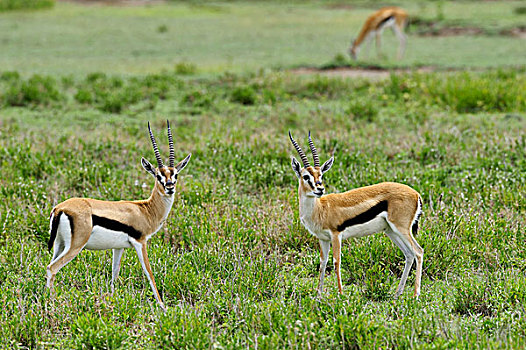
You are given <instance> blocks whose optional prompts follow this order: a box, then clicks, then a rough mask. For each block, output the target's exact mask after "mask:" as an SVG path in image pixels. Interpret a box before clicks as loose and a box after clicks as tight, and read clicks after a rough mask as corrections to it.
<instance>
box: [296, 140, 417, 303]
mask: <svg viewBox="0 0 526 350" xmlns="http://www.w3.org/2000/svg"><path fill="white" fill-rule="evenodd" d="M289 137H290V141H291V142H292V144H293V145H294V147H295V148H296V151H298V153H299V155H300V158H301V161H302V162H303V167H302V166H301V165H300V163H299V162H298V161H297V160H296V158H294V157H292V169H293V170H294V173H295V174H296V176H297V177H298V180H299V186H298V187H299V188H298V196H299V213H300V220H301V222H302V224H303V225H304V226H305V228H306V229H307V230H308V231H309V232H310V233H311V234H313V235H314V236H316V237H317V238H318V239H319V242H320V248H321V252H320V262H321V263H320V280H319V285H318V293H319V294H321V293H322V292H323V279H324V277H325V268H326V267H327V261H328V259H329V249H330V246H331V243H332V246H333V261H334V268H335V271H336V276H337V279H338V289H339V291H340V293H342V282H341V274H340V261H341V245H342V240H344V239H347V238H358V237H363V236H367V235H371V234H374V233H377V232H382V231H383V232H385V234H386V235H387V236H388V237H389V238H390V239H391V240H392V241H393V243H394V244H395V245H396V246H397V247H398V248H400V249H401V250H402V252H403V253H404V255H405V267H404V272H403V273H402V278H401V280H400V284H399V285H398V288H397V290H396V297H398V296H399V295H400V294H402V292H403V291H404V286H405V283H406V280H407V276H408V274H409V270H410V269H411V266H412V265H413V261H414V260H415V258H416V278H415V293H414V294H415V296H417V297H418V295H420V281H421V277H422V260H423V256H424V250H423V249H422V248H421V247H420V246H419V245H418V243H417V242H416V240H415V238H414V237H413V234H416V232H417V230H418V219H419V217H420V214H421V212H422V198H421V197H420V195H419V194H418V192H416V191H415V190H413V189H412V188H410V187H408V186H406V185H402V184H399V183H394V182H383V183H379V184H376V185H371V186H366V187H361V188H356V189H353V190H350V191H347V192H343V193H332V194H327V195H323V194H324V192H325V188H324V186H323V181H322V177H323V174H325V173H326V172H327V171H329V169H330V168H331V167H332V165H333V162H334V157H331V158H330V159H329V160H328V161H326V162H325V163H324V164H323V165H322V166H320V159H319V157H318V151H317V150H316V147H315V146H314V143H313V142H312V139H311V137H310V132H309V146H310V149H311V152H312V157H313V159H314V166H311V165H310V164H309V161H308V160H307V156H306V155H305V153H304V152H303V150H302V149H301V147H300V146H299V145H298V144H297V142H296V141H294V139H293V138H292V135H291V134H290V132H289ZM411 231H413V234H412V233H411Z"/></svg>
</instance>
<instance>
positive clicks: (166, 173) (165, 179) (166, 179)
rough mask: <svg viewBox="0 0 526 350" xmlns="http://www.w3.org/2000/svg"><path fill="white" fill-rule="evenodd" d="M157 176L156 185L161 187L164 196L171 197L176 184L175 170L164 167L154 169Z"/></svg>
mask: <svg viewBox="0 0 526 350" xmlns="http://www.w3.org/2000/svg"><path fill="white" fill-rule="evenodd" d="M156 170H157V174H156V175H155V178H156V180H157V183H159V185H161V188H162V190H163V191H164V194H166V195H168V196H171V195H173V194H174V192H175V184H176V183H177V175H178V173H177V171H176V170H175V168H168V167H164V168H161V169H156Z"/></svg>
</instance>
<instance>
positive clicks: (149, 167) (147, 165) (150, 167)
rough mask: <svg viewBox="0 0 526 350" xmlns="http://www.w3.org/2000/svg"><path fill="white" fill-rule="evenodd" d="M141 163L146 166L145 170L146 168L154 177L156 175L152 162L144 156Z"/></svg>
mask: <svg viewBox="0 0 526 350" xmlns="http://www.w3.org/2000/svg"><path fill="white" fill-rule="evenodd" d="M141 164H142V167H143V168H144V170H146V171H147V172H149V173H150V174H152V176H153V177H155V168H154V167H153V165H151V164H150V162H149V161H147V160H146V159H144V157H143V158H141Z"/></svg>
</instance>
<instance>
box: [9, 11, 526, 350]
mask: <svg viewBox="0 0 526 350" xmlns="http://www.w3.org/2000/svg"><path fill="white" fill-rule="evenodd" d="M474 4H475V2H473V3H472V2H458V3H450V2H444V7H443V8H442V11H443V16H444V17H445V20H444V21H445V22H444V21H443V22H442V23H446V24H447V23H448V22H447V21H451V23H460V24H461V25H466V26H473V25H477V26H483V25H484V26H486V25H487V28H488V31H491V30H497V31H498V30H501V29H504V28H510V27H514V26H516V25H518V22H516V20H517V18H519V17H516V15H515V14H514V12H513V11H512V9H513V8H515V7H516V6H518V4H519V3H518V2H483V3H477V5H476V6H479V7H480V10H479V12H478V14H479V15H478V17H477V16H474V15H473V14H472V15H470V16H472V17H471V18H463V17H462V16H463V14H466V13H467V12H469V11H468V9H469V8H470V6H474ZM358 5H360V6H356V8H355V10H356V12H357V13H358V14H361V15H365V14H366V13H368V12H369V11H370V8H368V7H367V6H369V5H368V4H367V3H363V4H362V3H359V4H358ZM366 5H367V6H366ZM405 5H406V7H409V8H412V9H413V10H414V11H417V10H418V11H422V17H423V18H428V19H433V18H435V17H436V13H435V12H436V11H437V8H436V6H435V3H434V2H432V3H429V4H428V5H427V7H426V6H419V5H417V3H414V2H408V3H405ZM479 7H477V8H479ZM505 9H508V10H509V11H510V12H509V13H508V12H507V11H506V10H505ZM258 11H259V12H258ZM353 11H354V9H353ZM492 11H494V13H498V14H499V17H498V18H499V19H500V20H499V21H495V22H493V21H488V22H484V21H482V18H484V17H486V16H488V18H489V17H490V16H489V15H488V14H490V13H491V12H492ZM499 11H500V12H499ZM262 14H264V15H262ZM242 15H244V16H242ZM306 15H308V16H310V18H309V19H307V18H306ZM348 16H349V9H348V8H347V7H344V8H341V6H340V5H338V6H335V5H332V4H331V6H328V5H327V6H326V5H322V4H319V3H309V4H307V5H286V6H285V5H279V4H253V3H244V2H241V3H236V2H234V3H228V4H212V5H199V6H196V5H180V4H179V5H170V6H168V5H156V6H150V7H124V8H123V7H118V8H117V7H100V6H85V7H84V6H80V5H77V4H71V3H57V5H56V6H55V8H54V9H52V10H46V11H43V12H12V13H3V14H0V52H1V54H0V64H2V71H1V72H0V301H1V303H0V305H2V308H1V309H0V344H1V347H2V348H38V349H40V348H43V349H70V348H78V349H103V348H106V349H121V348H122V349H143V348H167V349H168V348H198V349H205V348H226V349H233V348H261V349H276V348H298V349H304V348H322V349H324V348H344V349H359V348H360V349H361V348H363V349H369V348H383V349H387V348H466V349H468V348H469V349H471V348H481V349H488V348H495V349H497V348H498V349H502V348H510V349H512V348H514V349H515V348H524V347H525V346H526V340H525V339H526V311H525V309H524V305H526V249H525V248H524V244H525V242H526V231H525V228H526V219H525V217H526V216H525V214H526V196H525V193H526V179H525V174H526V139H525V137H524V132H525V130H526V71H525V69H524V67H523V66H524V62H523V59H524V58H523V57H522V61H521V55H523V50H522V49H521V46H520V44H522V45H523V43H524V40H523V39H518V38H511V37H501V36H490V35H485V36H472V37H467V38H469V40H468V41H466V40H465V38H462V37H438V38H435V37H433V38H429V37H425V38H424V37H418V36H416V34H415V36H414V37H411V40H412V41H413V42H421V43H422V44H423V45H424V46H423V47H425V48H426V49H425V50H424V49H422V50H412V53H410V56H409V57H408V59H407V61H403V62H402V63H396V62H389V61H385V62H384V61H382V62H380V63H381V64H383V65H386V66H390V65H398V64H403V65H407V66H409V67H414V66H415V65H416V63H417V62H424V61H423V57H425V56H426V55H430V56H429V62H427V61H426V62H425V64H433V65H437V66H439V67H442V68H444V67H446V66H448V67H449V66H454V67H463V66H466V67H476V68H478V69H477V71H471V72H456V71H453V72H448V73H447V74H444V73H440V72H438V73H426V74H417V73H407V74H397V75H395V74H393V75H391V76H390V77H389V78H387V79H383V80H378V81H370V80H366V79H346V78H327V77H324V76H319V75H308V76H298V75H295V74H293V73H291V72H287V71H285V70H284V71H275V70H272V69H261V70H260V69H258V68H273V67H277V66H279V67H293V66H298V65H302V64H308V65H313V66H321V65H323V64H324V63H326V62H329V61H331V60H332V59H333V57H334V55H335V54H337V53H339V52H343V51H344V50H345V45H346V43H347V42H348V37H349V36H350V35H349V32H350V31H351V30H350V29H349V28H356V27H357V26H359V22H360V21H361V19H360V20H359V19H358V15H357V17H356V18H354V17H352V18H347V17H348ZM517 16H518V15H517ZM476 17H477V18H476ZM109 18H111V22H109V21H108V19H109ZM313 18H314V22H313V20H312V19H313ZM353 18H354V19H353ZM520 18H522V17H520ZM160 19H162V20H160ZM165 19H166V22H164V20H165ZM232 19H235V20H236V21H232ZM287 21H290V23H289V24H287V23H286V22H287ZM73 23H76V24H75V25H73ZM320 23H321V24H320ZM353 23H354V24H353ZM163 24H164V25H165V26H166V28H165V29H167V30H165V29H159V28H160V26H162V25H163ZM190 24H191V25H190ZM338 26H340V29H344V30H343V31H342V32H339V31H338ZM220 27H221V28H224V31H222V32H221V31H219V30H218V28H220ZM252 27H254V28H257V30H255V31H251V30H249V29H250V28H252ZM313 27H314V28H316V30H315V31H314V30H312V28H313ZM490 27H491V28H490ZM5 28H9V29H10V30H9V31H6V30H4V29H5ZM37 28H38V29H37ZM64 28H68V29H67V30H65V29H64ZM145 28H146V29H148V30H145ZM175 28H179V29H177V30H176V29H175ZM182 28H184V31H183V29H182ZM495 28H497V29H495ZM265 29H268V31H267V30H265ZM36 30H38V31H39V35H34V32H35V31H36ZM353 30H354V31H356V30H357V29H353ZM324 31H325V32H324ZM94 33H97V35H94ZM178 33H182V34H181V35H177V34H178ZM262 33H267V34H268V36H265V35H262ZM297 33H303V34H301V35H300V36H299V37H301V38H302V39H301V40H299V39H298V36H296V34H297ZM323 33H326V34H328V36H327V35H323ZM329 34H330V35H329ZM309 35H310V36H309ZM318 35H319V38H322V37H323V40H320V41H319V42H317V44H318V43H319V44H320V45H322V46H323V47H324V49H323V50H321V51H320V50H318V49H316V48H315V47H314V46H313V45H312V43H313V41H314V42H315V39H317V38H318ZM219 37H221V40H220V41H218V40H216V39H217V38H219ZM256 37H257V38H258V39H260V38H261V39H262V41H257V40H255V39H254V38H256ZM328 37H330V38H331V39H330V40H329V39H327V38H328ZM90 38H91V39H90ZM167 38H170V39H173V40H175V41H176V42H178V43H179V44H177V47H178V48H176V46H175V45H174V46H172V44H171V43H170V41H168V40H167ZM188 38H192V40H190V41H188V40H189V39H188ZM226 38H228V40H227V39H226ZM294 38H295V39H294ZM90 40H91V41H90ZM521 40H522V41H521ZM437 42H442V43H443V44H444V45H446V46H444V47H448V48H450V47H451V45H457V46H456V47H458V51H452V52H449V51H444V47H443V48H442V50H443V51H442V53H443V55H441V57H436V56H433V55H432V54H431V53H432V52H433V50H437V52H439V51H440V49H439V48H438V47H436V45H437V44H436V43H437ZM207 43H208V45H207ZM228 43H230V44H229V45H227V44H228ZM183 44H184V45H186V46H184V45H183ZM180 45H183V46H180ZM251 45H254V47H253V46H251ZM411 45H415V44H414V43H413V44H411ZM485 45H486V46H485ZM475 46H477V47H476V49H477V50H479V51H478V52H483V51H485V53H486V54H484V55H477V54H476V51H475V52H474V51H473V50H475V49H474V47H475ZM145 47H149V48H150V49H149V50H145V49H144V48H145ZM181 47H185V49H184V50H182V51H177V50H179V49H180V48H181ZM271 48H272V49H271ZM274 48H275V49H274ZM134 50H136V52H137V55H135V56H134V55H130V53H132V52H134ZM499 50H503V51H506V50H509V54H506V55H504V54H502V53H498V52H499ZM189 52H190V53H189ZM212 52H213V54H212ZM229 55H232V56H229ZM120 58H122V60H120ZM453 58H454V59H453ZM441 60H443V61H441ZM181 62H185V63H184V64H179V65H178V66H177V68H175V69H174V66H175V65H176V63H181ZM441 62H442V63H441ZM510 65H511V66H514V67H515V68H511V67H508V66H510ZM488 66H494V67H496V68H495V69H484V70H483V69H481V68H482V67H488ZM196 67H197V68H196ZM163 69H164V71H163ZM196 69H197V71H195V70H196ZM35 73H38V74H35ZM183 73H185V74H183ZM166 119H169V120H170V121H171V123H172V129H173V132H174V140H175V149H176V158H178V159H181V158H182V157H184V156H186V154H188V153H189V152H192V154H193V156H192V159H191V161H190V163H189V165H188V166H187V167H186V168H185V169H184V172H183V173H182V174H181V176H180V177H179V183H178V185H177V192H176V202H175V204H174V208H173V209H172V212H171V214H170V216H169V217H168V220H167V221H166V223H165V225H164V227H163V229H162V230H161V231H160V232H158V233H157V235H156V236H154V238H152V239H151V240H150V245H149V256H150V261H151V263H152V267H153V271H154V275H155V279H156V281H157V285H158V287H159V290H160V293H161V295H162V298H163V300H164V302H165V304H166V305H167V307H168V310H167V312H166V313H163V312H162V311H161V309H160V308H159V307H158V306H157V305H156V303H155V300H154V298H153V295H152V293H151V291H150V287H149V285H148V281H147V279H146V278H145V277H144V275H143V273H142V271H141V267H140V264H139V262H138V259H137V257H136V254H135V252H133V251H131V250H128V252H126V253H125V256H124V259H123V264H122V269H121V275H120V277H119V279H118V281H117V284H116V292H115V294H114V295H111V294H110V285H109V282H110V280H111V252H109V251H107V252H106V251H102V252H101V251H83V252H82V253H81V254H80V255H79V256H78V257H77V258H76V259H75V260H74V261H73V262H71V263H70V264H69V265H67V266H66V267H65V268H63V269H62V270H61V271H60V273H59V274H58V275H57V279H56V282H55V292H54V294H51V293H50V292H49V291H48V290H47V289H46V288H45V275H46V266H47V264H48V263H49V261H50V259H51V253H49V252H48V251H47V240H48V238H49V221H48V218H49V213H50V211H51V209H52V208H53V206H54V205H55V204H57V203H59V202H61V201H63V200H65V199H67V198H70V197H74V196H88V197H92V198H98V199H105V200H121V199H141V198H147V197H148V196H149V194H150V191H151V188H152V186H153V179H152V178H151V177H150V175H148V174H147V173H146V172H145V171H144V170H143V169H142V167H141V165H140V159H141V157H142V156H144V157H146V158H148V159H149V160H150V161H154V154H153V152H152V149H151V145H150V141H149V138H148V132H147V121H150V122H151V123H152V126H153V130H154V132H155V134H156V136H157V139H158V142H159V144H160V146H161V153H162V154H163V156H167V155H168V147H167V140H166V139H165V136H164V135H165V129H164V128H165V120H166ZM288 130H291V131H292V132H293V133H294V136H295V137H296V139H297V140H298V141H300V143H301V145H302V146H304V147H306V146H307V142H306V141H307V140H306V136H307V133H308V131H309V130H310V131H311V132H312V133H313V136H314V140H315V142H316V144H317V146H318V149H319V151H320V156H321V160H322V162H323V161H325V160H326V159H328V158H329V157H330V156H331V155H333V154H334V156H335V159H336V160H335V164H334V166H333V168H332V169H331V171H330V172H328V173H327V174H326V176H325V177H324V178H325V182H326V186H327V190H328V192H341V191H345V190H347V189H350V188H354V187H359V186H364V185H369V184H373V183H378V182H381V181H398V182H401V183H405V184H408V185H410V186H412V187H413V188H415V189H416V190H417V191H419V192H420V193H421V194H422V197H423V200H424V213H423V216H422V220H421V222H420V227H421V230H420V231H419V234H418V235H417V237H416V239H417V241H418V242H419V243H420V245H421V246H422V247H423V248H424V250H425V255H424V274H423V281H422V295H421V297H420V299H418V300H416V299H414V298H413V297H412V287H413V277H414V276H413V275H414V270H413V271H412V272H411V274H410V278H409V281H408V284H407V287H406V288H407V289H406V292H405V293H404V294H403V295H402V296H401V297H400V298H399V299H394V298H393V295H394V291H395V288H396V286H397V283H398V280H399V278H400V276H401V273H402V270H403V266H404V260H403V254H402V253H401V252H400V251H399V250H398V249H397V248H396V247H395V246H394V245H393V244H392V243H391V241H390V240H389V239H388V238H387V237H386V236H385V235H383V234H379V235H375V236H371V237H368V238H364V239H360V240H349V241H346V242H345V243H344V246H343V249H342V250H343V254H342V259H343V262H342V278H343V283H344V293H343V295H339V294H338V291H337V286H336V279H335V276H334V274H333V273H332V271H330V272H329V273H328V276H327V279H326V291H325V293H324V294H323V296H322V297H321V298H318V297H317V295H316V292H315V288H316V285H317V276H318V271H317V268H318V261H319V253H318V243H317V240H316V239H315V238H314V237H312V236H311V235H310V234H309V233H308V232H306V230H305V229H304V227H303V226H302V224H301V223H300V221H299V218H298V203H297V185H298V183H297V179H296V177H295V176H294V173H293V171H292V169H291V167H290V156H291V155H295V151H294V148H293V147H292V145H291V144H290V142H289V140H288V136H287V132H288Z"/></svg>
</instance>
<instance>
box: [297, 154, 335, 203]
mask: <svg viewBox="0 0 526 350" xmlns="http://www.w3.org/2000/svg"><path fill="white" fill-rule="evenodd" d="M333 162H334V158H333V157H331V159H329V160H328V161H326V162H325V163H323V165H322V166H321V167H312V166H309V167H306V168H301V165H300V163H299V162H298V161H297V160H296V158H294V157H292V169H293V170H294V173H295V174H296V176H297V177H298V179H299V182H300V188H301V190H302V191H303V192H304V193H306V195H307V197H318V198H319V197H321V196H323V195H324V193H325V186H324V184H323V174H324V173H325V172H327V171H329V169H330V168H331V166H332V163H333Z"/></svg>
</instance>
